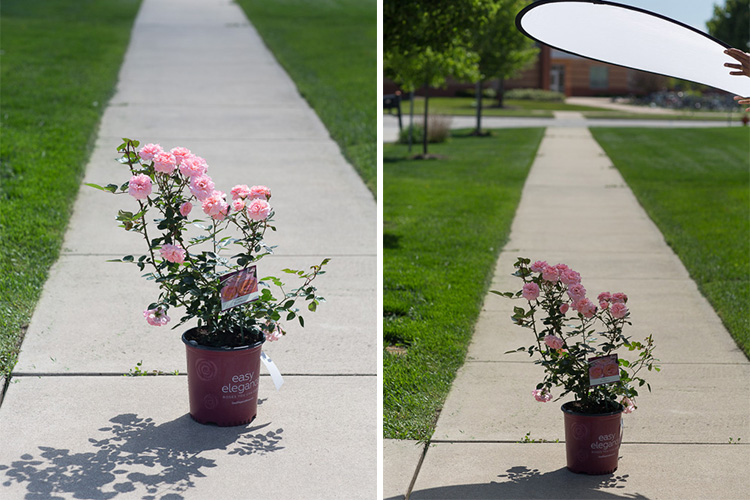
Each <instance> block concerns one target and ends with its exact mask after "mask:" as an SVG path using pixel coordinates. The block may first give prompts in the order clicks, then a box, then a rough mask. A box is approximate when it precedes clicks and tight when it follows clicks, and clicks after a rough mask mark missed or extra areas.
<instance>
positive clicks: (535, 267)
mask: <svg viewBox="0 0 750 500" xmlns="http://www.w3.org/2000/svg"><path fill="white" fill-rule="evenodd" d="M547 265H548V264H547V262H546V261H543V260H538V261H536V262H534V263H533V264H531V266H530V267H529V269H531V270H532V271H534V272H535V273H541V272H542V271H543V270H544V268H545V267H547Z"/></svg>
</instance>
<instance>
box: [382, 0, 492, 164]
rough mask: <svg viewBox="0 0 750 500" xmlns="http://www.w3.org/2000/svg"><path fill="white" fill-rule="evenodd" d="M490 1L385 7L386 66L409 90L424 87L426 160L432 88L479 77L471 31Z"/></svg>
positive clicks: (425, 1)
mask: <svg viewBox="0 0 750 500" xmlns="http://www.w3.org/2000/svg"><path fill="white" fill-rule="evenodd" d="M488 2H489V0H409V1H403V2H396V1H388V2H384V3H383V68H384V72H385V76H387V77H389V78H391V79H392V80H393V81H395V82H397V83H398V84H399V85H400V86H401V87H402V88H403V89H404V90H406V91H408V92H413V91H415V90H416V89H418V88H420V87H424V89H425V106H424V136H423V138H422V154H423V155H424V156H427V154H428V153H427V148H428V146H427V137H428V125H427V120H428V116H429V115H428V114H429V111H428V109H429V89H430V88H431V87H440V86H442V85H444V84H445V80H446V78H447V77H449V76H453V77H456V78H459V79H464V80H472V81H473V80H475V79H476V78H477V77H478V69H477V64H476V63H477V57H476V54H474V53H473V52H471V51H470V50H469V49H468V46H469V42H470V38H471V35H470V33H471V30H472V29H476V28H477V27H478V26H481V24H482V22H483V17H482V15H483V9H482V7H483V6H484V5H485V4H487V3H488Z"/></svg>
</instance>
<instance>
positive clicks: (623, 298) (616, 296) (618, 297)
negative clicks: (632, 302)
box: [612, 292, 628, 303]
mask: <svg viewBox="0 0 750 500" xmlns="http://www.w3.org/2000/svg"><path fill="white" fill-rule="evenodd" d="M627 301H628V296H627V295H625V294H624V293H622V292H617V293H613V294H612V302H622V303H625V302H627Z"/></svg>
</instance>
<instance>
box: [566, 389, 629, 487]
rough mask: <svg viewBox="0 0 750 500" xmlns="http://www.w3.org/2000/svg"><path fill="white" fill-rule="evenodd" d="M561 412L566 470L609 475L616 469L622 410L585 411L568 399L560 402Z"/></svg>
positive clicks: (620, 437) (620, 438)
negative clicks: (604, 411)
mask: <svg viewBox="0 0 750 500" xmlns="http://www.w3.org/2000/svg"><path fill="white" fill-rule="evenodd" d="M562 411H563V414H564V415H565V453H566V455H567V460H568V469H569V470H571V471H572V472H576V473H579V474H611V473H612V472H614V471H616V470H617V459H618V455H619V453H620V442H621V441H622V411H623V408H622V406H620V409H619V410H618V411H614V412H610V413H597V414H587V413H580V412H578V411H575V410H574V409H573V407H572V402H568V403H565V404H564V405H562Z"/></svg>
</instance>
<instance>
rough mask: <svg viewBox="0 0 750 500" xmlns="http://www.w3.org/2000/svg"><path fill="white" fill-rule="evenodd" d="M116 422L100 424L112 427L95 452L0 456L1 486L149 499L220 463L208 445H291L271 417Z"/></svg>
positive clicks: (165, 498) (257, 450) (175, 495)
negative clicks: (243, 421)
mask: <svg viewBox="0 0 750 500" xmlns="http://www.w3.org/2000/svg"><path fill="white" fill-rule="evenodd" d="M110 422H111V424H112V425H111V426H108V427H103V428H101V429H99V431H100V432H102V433H108V435H105V436H104V437H103V438H101V439H94V438H89V440H88V441H89V443H91V446H92V447H93V448H94V450H93V451H91V452H78V453H71V452H70V450H66V449H59V448H52V447H47V446H39V450H40V451H41V453H40V456H39V457H34V456H33V455H31V454H28V453H27V454H24V455H22V456H21V457H20V458H19V459H18V460H15V461H13V462H12V463H11V464H10V465H9V466H8V465H2V464H0V471H4V472H5V476H6V477H7V480H6V481H4V482H2V483H1V484H2V486H10V485H12V483H13V482H16V483H27V484H26V488H27V490H28V494H27V495H26V497H25V498H26V499H32V500H37V499H39V500H41V499H48V498H53V495H55V494H64V493H71V494H72V496H73V497H75V498H83V499H109V498H115V497H117V496H118V495H120V494H128V493H131V492H135V491H136V490H138V492H139V493H140V494H141V498H143V499H145V500H157V499H159V500H178V499H182V498H184V497H183V496H182V493H184V492H185V491H186V490H187V489H188V488H190V487H191V486H193V485H194V482H193V480H194V478H196V477H205V476H206V474H205V472H206V469H210V468H213V467H216V465H217V464H216V461H215V460H214V459H212V458H208V457H206V456H203V453H204V452H206V451H213V450H219V451H226V452H227V453H228V454H229V455H251V454H256V455H265V454H268V453H272V452H275V451H278V450H281V449H283V448H284V447H283V446H281V445H280V444H281V439H282V433H283V432H284V431H283V429H276V430H265V429H266V428H267V427H268V426H270V425H271V424H270V422H269V423H265V424H261V425H256V426H240V427H215V426H205V425H200V424H197V423H196V422H194V421H193V420H192V419H191V418H190V416H189V415H185V416H182V417H180V418H178V419H176V420H173V421H171V422H166V423H163V424H160V425H157V424H156V423H154V421H153V420H152V419H151V418H140V417H138V416H137V415H135V414H133V413H125V414H122V415H118V416H116V417H114V418H112V419H110ZM262 430H265V432H262ZM131 495H132V493H131ZM128 497H130V496H128ZM54 498H57V497H54Z"/></svg>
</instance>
